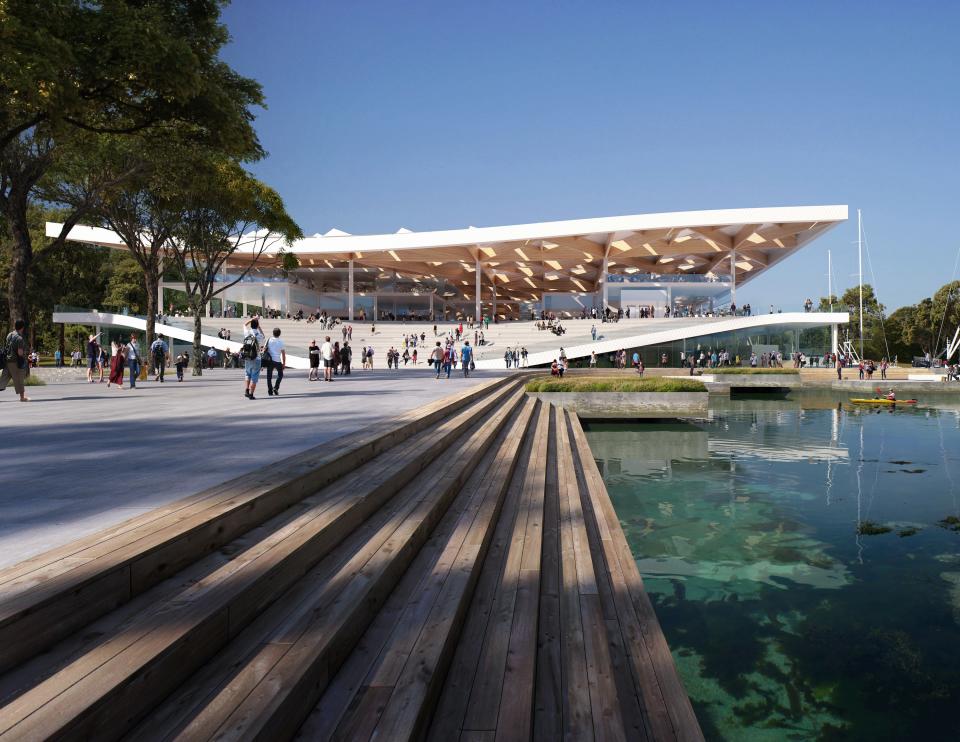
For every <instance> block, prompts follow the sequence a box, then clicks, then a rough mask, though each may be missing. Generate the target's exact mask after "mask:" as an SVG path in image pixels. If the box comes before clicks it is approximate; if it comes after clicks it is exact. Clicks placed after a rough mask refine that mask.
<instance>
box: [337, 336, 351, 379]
mask: <svg viewBox="0 0 960 742" xmlns="http://www.w3.org/2000/svg"><path fill="white" fill-rule="evenodd" d="M352 358H353V349H352V348H351V347H350V343H344V344H343V347H342V348H341V349H340V375H341V376H349V375H350V360H351V359H352Z"/></svg>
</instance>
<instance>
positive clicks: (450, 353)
mask: <svg viewBox="0 0 960 742" xmlns="http://www.w3.org/2000/svg"><path fill="white" fill-rule="evenodd" d="M454 352H455V351H454V349H453V346H452V345H451V346H448V347H447V349H446V350H445V351H444V352H443V370H444V371H446V372H447V378H448V379H449V378H450V369H452V368H453V364H454Z"/></svg>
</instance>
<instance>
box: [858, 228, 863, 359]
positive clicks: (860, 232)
mask: <svg viewBox="0 0 960 742" xmlns="http://www.w3.org/2000/svg"><path fill="white" fill-rule="evenodd" d="M857 267H858V271H859V274H860V358H863V220H862V219H861V217H860V209H857Z"/></svg>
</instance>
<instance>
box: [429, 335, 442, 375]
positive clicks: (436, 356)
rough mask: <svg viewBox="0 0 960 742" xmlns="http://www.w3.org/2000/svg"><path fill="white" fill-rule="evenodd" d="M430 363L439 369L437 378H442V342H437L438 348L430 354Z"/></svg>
mask: <svg viewBox="0 0 960 742" xmlns="http://www.w3.org/2000/svg"><path fill="white" fill-rule="evenodd" d="M430 362H431V363H432V364H433V365H434V367H435V368H436V369H437V378H438V379H439V378H440V365H441V364H442V363H443V348H441V347H440V341H439V340H438V341H437V347H436V348H434V349H433V353H431V354H430Z"/></svg>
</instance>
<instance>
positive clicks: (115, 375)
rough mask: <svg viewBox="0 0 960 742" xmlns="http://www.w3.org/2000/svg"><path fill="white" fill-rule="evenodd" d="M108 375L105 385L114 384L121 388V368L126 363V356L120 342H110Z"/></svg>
mask: <svg viewBox="0 0 960 742" xmlns="http://www.w3.org/2000/svg"><path fill="white" fill-rule="evenodd" d="M110 351H111V356H110V377H109V379H108V380H107V386H108V387H109V386H110V385H111V384H113V385H115V386H116V387H117V389H120V390H122V389H123V369H124V368H125V367H126V365H127V358H126V356H125V355H124V346H123V344H122V343H110Z"/></svg>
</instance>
